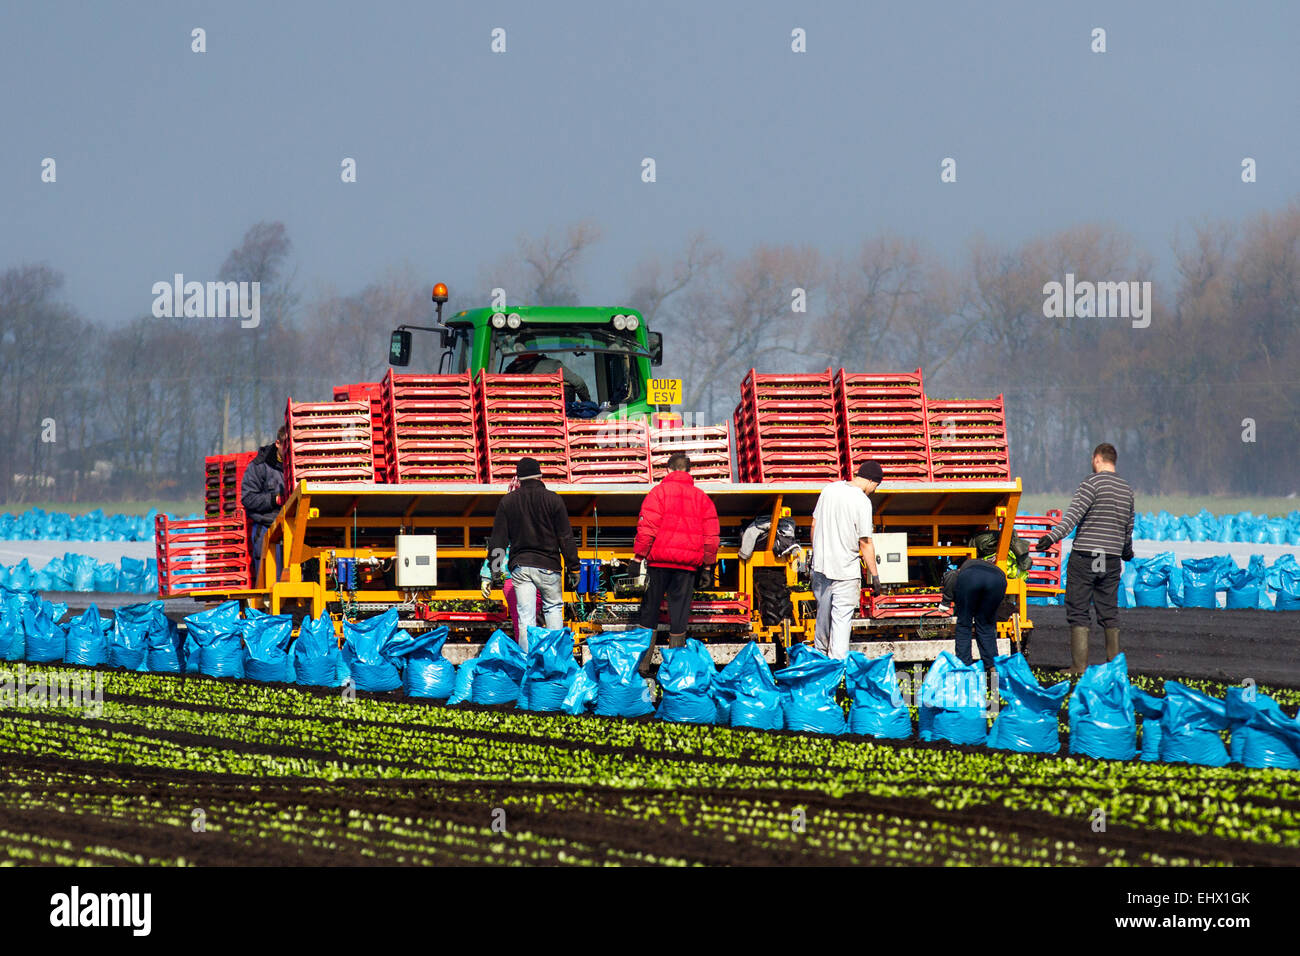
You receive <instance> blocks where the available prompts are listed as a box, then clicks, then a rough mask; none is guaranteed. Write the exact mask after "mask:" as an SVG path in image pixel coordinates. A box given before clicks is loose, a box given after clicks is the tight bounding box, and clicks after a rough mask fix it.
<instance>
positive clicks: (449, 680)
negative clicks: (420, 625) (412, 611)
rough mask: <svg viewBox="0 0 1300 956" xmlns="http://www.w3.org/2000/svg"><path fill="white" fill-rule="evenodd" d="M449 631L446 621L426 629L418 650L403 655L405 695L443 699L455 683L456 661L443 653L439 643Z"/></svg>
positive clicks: (441, 642)
mask: <svg viewBox="0 0 1300 956" xmlns="http://www.w3.org/2000/svg"><path fill="white" fill-rule="evenodd" d="M450 634H451V632H450V631H449V630H447V627H446V625H443V626H440V627H435V628H433V629H432V630H431V631H429V632H428V634H427V636H426V640H425V641H424V642H422V643H421V646H420V648H419V649H418V650H415V651H412V652H411V653H410V654H407V655H406V666H405V667H404V668H402V686H403V687H404V688H405V689H406V696H407V697H423V698H428V699H430V700H446V699H447V698H448V697H450V696H451V692H452V691H453V690H454V689H455V687H456V665H455V664H453V663H452V662H451V661H449V660H447V658H445V657H443V656H442V646H443V645H444V644H446V643H447V638H448V636H450Z"/></svg>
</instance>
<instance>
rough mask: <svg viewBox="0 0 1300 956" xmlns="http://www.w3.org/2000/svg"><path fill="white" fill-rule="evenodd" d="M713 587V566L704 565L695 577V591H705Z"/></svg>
mask: <svg viewBox="0 0 1300 956" xmlns="http://www.w3.org/2000/svg"><path fill="white" fill-rule="evenodd" d="M711 587H713V565H711V564H706V565H704V566H702V567H701V568H700V570H699V571H698V572H696V575H695V590H697V591H707V590H708V589H709V588H711Z"/></svg>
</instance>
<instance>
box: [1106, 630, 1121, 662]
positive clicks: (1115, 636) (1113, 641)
mask: <svg viewBox="0 0 1300 956" xmlns="http://www.w3.org/2000/svg"><path fill="white" fill-rule="evenodd" d="M1118 656H1119V628H1118V627H1108V628H1106V660H1108V661H1113V660H1114V659H1115V658H1116V657H1118Z"/></svg>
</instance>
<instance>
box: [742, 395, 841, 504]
mask: <svg viewBox="0 0 1300 956" xmlns="http://www.w3.org/2000/svg"><path fill="white" fill-rule="evenodd" d="M839 433H840V429H839V422H838V417H837V415H836V403H835V383H834V380H833V377H832V374H831V370H830V369H827V370H826V371H825V372H818V373H815V374H810V375H763V374H759V373H758V372H755V371H754V370H753V369H750V371H749V374H748V375H746V376H745V380H744V381H743V382H742V383H741V385H740V405H739V406H737V408H736V455H737V459H738V466H739V472H740V480H741V481H743V482H751V483H765V482H822V481H836V480H838V479H839V478H840V477H841V475H842V473H843V469H842V466H841V457H840V435H839Z"/></svg>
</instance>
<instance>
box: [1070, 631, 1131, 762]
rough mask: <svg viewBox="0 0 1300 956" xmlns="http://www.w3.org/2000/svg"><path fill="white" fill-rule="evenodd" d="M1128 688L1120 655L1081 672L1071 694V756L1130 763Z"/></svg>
mask: <svg viewBox="0 0 1300 956" xmlns="http://www.w3.org/2000/svg"><path fill="white" fill-rule="evenodd" d="M1130 687H1131V685H1130V684H1129V682H1128V660H1127V659H1126V658H1125V656H1124V655H1123V654H1119V655H1117V656H1116V657H1115V659H1114V660H1112V661H1108V662H1107V663H1105V664H1096V665H1094V666H1092V667H1089V668H1088V669H1087V670H1086V671H1084V672H1083V676H1082V677H1080V678H1079V682H1078V683H1077V684H1076V685H1075V687H1074V693H1073V694H1071V695H1070V706H1069V713H1070V753H1072V754H1081V755H1083V756H1085V757H1095V758H1097V759H1098V760H1132V759H1133V758H1134V757H1135V756H1136V755H1137V717H1136V716H1135V714H1134V711H1133V700H1132V697H1131V695H1130V693H1129V691H1130Z"/></svg>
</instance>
